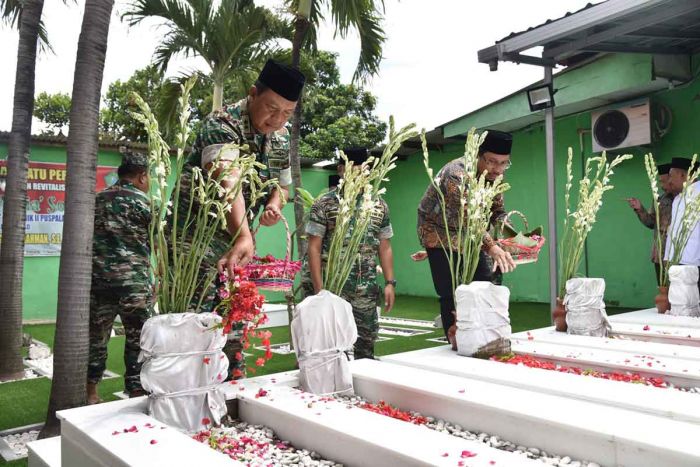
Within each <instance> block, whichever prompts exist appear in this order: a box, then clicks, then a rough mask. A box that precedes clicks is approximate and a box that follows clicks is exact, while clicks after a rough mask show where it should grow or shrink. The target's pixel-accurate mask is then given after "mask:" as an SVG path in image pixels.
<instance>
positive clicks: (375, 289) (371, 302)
mask: <svg viewBox="0 0 700 467" xmlns="http://www.w3.org/2000/svg"><path fill="white" fill-rule="evenodd" d="M344 152H345V154H346V155H347V157H348V158H349V159H350V160H352V161H353V162H354V163H355V164H357V165H358V166H359V165H360V164H361V163H362V162H364V161H365V160H366V159H367V157H368V151H367V149H366V148H352V149H346V150H345V151H344ZM338 204H339V199H338V191H337V189H333V190H332V191H330V192H328V193H326V194H325V195H323V196H321V197H320V198H319V199H318V200H317V201H316V202H315V203H314V205H313V206H312V207H311V215H310V217H309V222H308V224H307V226H306V233H307V234H308V235H309V251H308V255H309V258H308V259H309V263H308V264H314V263H313V258H312V255H320V264H321V270H320V271H313V270H312V268H311V267H309V266H308V264H307V265H305V266H306V267H305V270H304V273H303V276H304V279H303V280H302V285H303V286H304V287H305V289H306V290H305V293H306V294H307V295H311V294H314V293H318V292H319V291H320V290H321V288H322V287H323V284H322V277H323V272H322V271H323V268H325V264H326V261H327V259H328V250H329V248H330V242H331V238H332V236H333V231H334V229H335V223H336V219H337V216H338ZM393 235H394V232H393V230H392V227H391V222H390V220H389V207H388V206H387V204H386V203H385V202H384V200H381V204H380V206H379V209H378V210H377V211H376V212H374V213H372V219H371V222H370V225H369V228H368V229H367V233H366V234H365V237H364V240H363V241H362V243H361V245H360V249H359V252H358V257H357V259H356V260H355V264H354V266H353V268H352V270H351V272H350V276H349V277H348V281H347V282H346V283H345V286H344V287H343V291H342V292H341V294H340V296H341V297H342V298H343V299H345V300H347V301H348V302H350V304H351V305H352V312H353V315H354V317H355V323H356V325H357V341H356V342H355V348H354V355H355V358H356V359H360V358H374V343H375V341H376V340H377V333H378V331H379V321H378V315H377V302H378V300H379V298H380V289H379V285H378V284H377V261H376V258H377V257H379V261H380V263H381V265H382V269H383V271H384V277H385V284H386V285H385V287H384V304H385V307H386V311H387V312H389V311H391V308H392V307H393V305H394V298H395V296H394V292H395V291H394V288H395V287H396V281H395V280H394V265H393V256H392V250H391V240H390V239H391V237H392V236H393ZM311 288H312V289H313V290H311Z"/></svg>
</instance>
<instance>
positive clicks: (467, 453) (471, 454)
mask: <svg viewBox="0 0 700 467" xmlns="http://www.w3.org/2000/svg"><path fill="white" fill-rule="evenodd" d="M475 456H476V453H475V452H471V451H462V455H461V456H460V457H461V458H462V459H466V458H468V457H475Z"/></svg>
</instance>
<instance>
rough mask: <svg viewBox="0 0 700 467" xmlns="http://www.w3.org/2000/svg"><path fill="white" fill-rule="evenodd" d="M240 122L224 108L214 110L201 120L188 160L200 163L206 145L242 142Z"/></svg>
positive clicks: (242, 135)
mask: <svg viewBox="0 0 700 467" xmlns="http://www.w3.org/2000/svg"><path fill="white" fill-rule="evenodd" d="M244 142H245V136H244V134H243V128H242V123H241V120H240V119H237V118H236V117H235V115H231V114H230V113H229V112H227V111H226V109H225V108H224V109H219V110H215V111H214V112H212V113H210V114H209V115H208V116H207V117H206V118H205V119H204V121H203V122H202V127H201V129H200V131H199V134H198V135H197V139H196V141H195V143H194V145H193V146H192V155H191V156H190V159H189V160H190V162H191V163H193V164H194V165H197V166H200V167H201V165H202V155H203V153H204V151H205V149H206V148H207V147H210V146H213V145H222V144H229V143H236V144H243V143H244Z"/></svg>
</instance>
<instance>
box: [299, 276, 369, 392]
mask: <svg viewBox="0 0 700 467" xmlns="http://www.w3.org/2000/svg"><path fill="white" fill-rule="evenodd" d="M292 340H293V342H294V351H295V352H296V355H297V361H298V362H299V382H300V383H301V387H302V389H303V390H304V391H307V392H312V393H314V394H351V393H352V392H353V388H352V372H351V371H350V365H349V363H348V357H347V351H348V350H350V349H351V348H352V346H353V344H355V341H356V340H357V326H356V325H355V318H354V317H353V315H352V306H351V305H350V304H349V303H348V302H346V301H345V300H343V299H342V298H340V297H338V296H337V295H334V294H332V293H330V292H329V291H327V290H322V291H321V292H319V293H318V294H316V295H313V296H310V297H307V298H306V299H304V301H303V302H301V303H300V304H299V305H297V306H296V309H295V311H294V318H293V319H292Z"/></svg>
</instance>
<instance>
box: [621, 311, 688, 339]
mask: <svg viewBox="0 0 700 467" xmlns="http://www.w3.org/2000/svg"><path fill="white" fill-rule="evenodd" d="M610 324H611V325H612V333H611V335H612V336H615V337H619V338H624V339H630V340H640V341H646V342H659V343H666V344H678V345H684V346H694V347H700V318H693V317H690V316H672V315H668V314H659V312H658V311H656V308H649V309H646V310H639V311H633V312H630V313H622V314H619V315H613V316H610Z"/></svg>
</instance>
